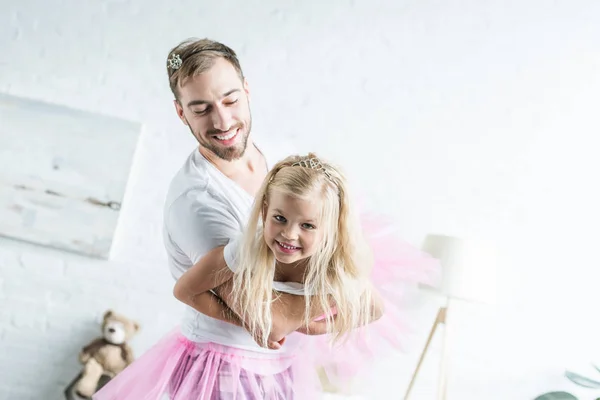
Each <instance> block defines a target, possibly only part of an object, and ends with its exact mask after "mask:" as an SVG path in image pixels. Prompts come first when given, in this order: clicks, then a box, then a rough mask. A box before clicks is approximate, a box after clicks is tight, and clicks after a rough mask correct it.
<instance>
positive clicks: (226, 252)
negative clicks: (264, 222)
mask: <svg viewBox="0 0 600 400" xmlns="http://www.w3.org/2000/svg"><path fill="white" fill-rule="evenodd" d="M241 242H242V235H241V234H239V235H238V236H237V237H236V238H235V239H232V240H230V241H229V243H228V244H227V245H226V246H225V248H224V249H223V256H224V258H225V264H227V266H228V267H229V269H230V270H232V271H233V272H235V270H236V267H237V257H238V252H239V249H240V244H241Z"/></svg>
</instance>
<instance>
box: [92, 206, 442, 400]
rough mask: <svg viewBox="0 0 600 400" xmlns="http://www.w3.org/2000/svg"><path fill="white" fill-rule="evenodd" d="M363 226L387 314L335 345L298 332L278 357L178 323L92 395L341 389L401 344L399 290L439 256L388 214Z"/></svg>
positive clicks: (293, 395)
mask: <svg viewBox="0 0 600 400" xmlns="http://www.w3.org/2000/svg"><path fill="white" fill-rule="evenodd" d="M362 225H363V229H364V231H365V233H366V235H367V238H368V239H369V242H370V244H371V246H372V250H373V253H374V257H375V264H374V268H373V273H372V280H373V283H374V285H375V287H376V288H377V290H378V292H379V293H380V294H381V296H382V297H383V299H384V305H385V313H384V315H383V317H382V318H380V319H379V320H378V321H375V322H373V323H371V324H369V325H367V326H365V327H362V328H358V329H355V330H354V331H353V332H352V333H351V334H350V335H349V336H348V338H347V340H345V341H344V342H342V343H340V344H336V345H331V343H330V341H329V335H320V336H306V337H302V338H301V339H304V340H302V345H301V347H300V348H298V349H296V350H297V351H294V352H293V353H288V354H285V355H284V354H282V355H281V356H280V357H279V358H274V357H272V356H271V357H270V358H265V356H264V354H263V353H257V352H252V351H248V350H242V349H236V348H232V347H228V346H222V345H218V344H214V343H195V342H192V341H189V340H188V339H186V338H185V337H184V336H183V335H182V334H181V333H179V331H178V330H177V331H175V332H173V333H171V334H169V335H167V336H166V337H165V338H163V339H162V340H161V341H160V342H159V343H157V344H156V345H155V346H154V347H153V348H151V349H150V350H149V351H147V352H146V353H145V354H144V355H142V356H141V357H140V358H139V359H138V360H136V361H135V362H134V363H133V364H131V365H130V366H129V367H128V368H126V369H125V370H124V371H123V372H121V373H120V374H119V375H117V376H116V377H115V378H113V379H112V380H111V381H110V382H109V383H108V384H107V385H105V386H104V387H103V388H102V389H101V390H100V391H99V392H98V393H96V394H95V395H94V397H93V399H94V400H163V399H164V400H229V399H231V400H234V399H235V400H314V399H319V398H320V393H322V391H323V388H325V389H329V391H334V392H344V391H346V390H345V389H347V388H348V387H350V385H349V384H351V383H352V381H354V380H355V378H357V377H359V378H360V376H361V375H366V374H368V373H369V371H370V369H371V366H372V364H373V363H374V362H376V361H377V359H379V358H380V357H386V356H389V354H390V352H393V351H402V350H403V348H402V345H403V342H404V339H405V338H406V336H407V334H408V333H409V329H408V328H409V324H408V321H406V315H405V314H406V313H405V311H406V303H405V301H406V297H405V295H406V293H407V292H410V288H411V287H415V285H416V284H418V283H430V284H434V283H435V280H436V279H437V277H438V273H439V266H438V262H437V260H435V259H433V258H432V257H430V256H428V255H427V254H425V253H423V252H421V251H419V250H418V249H416V248H414V247H413V246H411V245H409V244H407V243H405V242H403V241H402V240H400V239H399V238H398V237H397V236H396V235H395V229H394V226H393V224H391V223H390V222H389V221H388V220H386V219H383V218H382V219H379V220H378V219H376V218H374V217H369V216H364V215H363V218H362ZM407 289H408V290H407ZM295 335H298V334H295ZM284 346H285V344H284ZM392 385H393V383H392Z"/></svg>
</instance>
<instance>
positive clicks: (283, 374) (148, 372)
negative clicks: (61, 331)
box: [93, 329, 319, 400]
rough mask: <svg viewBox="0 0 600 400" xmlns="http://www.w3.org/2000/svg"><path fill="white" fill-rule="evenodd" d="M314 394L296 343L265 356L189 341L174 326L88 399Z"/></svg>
mask: <svg viewBox="0 0 600 400" xmlns="http://www.w3.org/2000/svg"><path fill="white" fill-rule="evenodd" d="M318 398H319V380H318V375H317V372H316V370H315V368H314V367H312V365H311V363H310V362H309V361H308V359H306V358H304V357H302V350H301V349H299V351H298V352H297V353H295V354H294V355H289V354H286V355H284V354H282V355H281V356H280V357H278V358H274V357H273V356H272V355H271V356H270V357H268V358H267V357H266V356H265V355H264V354H262V353H257V352H252V351H248V350H242V349H236V348H232V347H229V346H223V345H218V344H215V343H196V342H192V341H190V340H188V339H187V338H186V337H184V336H183V335H182V334H181V333H180V332H179V330H178V329H177V330H175V331H173V332H172V333H170V334H168V335H167V336H165V337H164V338H163V339H161V341H159V342H158V343H157V344H156V345H154V346H153V347H152V348H151V349H150V350H148V351H147V352H146V353H145V354H144V355H142V356H141V357H140V358H138V359H137V360H136V361H135V362H134V363H133V364H131V365H130V366H129V367H127V368H126V369H125V370H124V371H122V372H121V373H120V374H118V375H117V376H116V377H115V378H113V379H112V380H111V381H110V382H108V383H107V384H106V385H105V386H104V387H103V388H102V389H100V390H99V391H98V392H97V393H96V394H95V395H94V396H93V400H163V399H164V400H258V399H267V400H271V399H273V400H288V399H289V400H298V399H302V400H304V399H307V400H308V399H318Z"/></svg>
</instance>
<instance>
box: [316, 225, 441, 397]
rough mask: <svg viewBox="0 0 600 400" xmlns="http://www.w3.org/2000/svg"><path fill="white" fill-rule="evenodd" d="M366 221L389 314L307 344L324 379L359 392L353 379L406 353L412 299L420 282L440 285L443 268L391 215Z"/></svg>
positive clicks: (334, 388)
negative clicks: (404, 235) (336, 337)
mask: <svg viewBox="0 0 600 400" xmlns="http://www.w3.org/2000/svg"><path fill="white" fill-rule="evenodd" d="M361 223H362V228H363V231H364V234H365V236H366V238H367V240H368V242H369V244H370V245H371V249H372V251H373V256H374V266H373V271H372V274H371V279H372V282H373V284H374V286H375V288H376V289H377V291H378V293H379V294H380V295H381V297H382V298H383V302H384V307H385V312H384V315H383V316H382V317H381V318H380V319H379V320H377V321H375V322H373V323H371V324H369V325H367V326H364V327H361V328H358V329H355V330H354V331H352V332H351V333H350V334H349V335H347V336H346V338H345V340H344V339H343V340H342V341H341V342H339V343H336V344H331V342H330V340H329V337H328V335H321V336H311V337H310V338H309V342H310V343H309V345H308V346H307V348H308V349H310V352H312V355H311V358H312V359H313V360H315V362H316V363H317V365H318V369H319V373H320V378H321V380H322V383H323V385H324V386H325V388H326V389H327V390H328V391H331V392H336V393H347V394H355V393H353V392H352V390H353V389H350V388H351V387H352V385H353V382H354V381H355V380H356V379H357V378H359V379H360V377H362V376H366V375H368V374H369V373H370V371H371V370H372V367H373V365H374V363H376V362H377V360H380V359H382V358H386V357H389V356H390V355H393V354H394V353H396V354H401V353H402V352H403V351H404V344H405V343H406V339H408V338H409V335H410V331H411V329H410V321H408V320H407V312H406V311H407V307H408V304H407V302H408V301H410V299H411V294H414V293H415V291H416V288H417V286H418V285H419V284H428V285H432V286H435V285H436V284H437V283H438V282H439V278H440V272H441V270H440V265H439V261H438V260H437V259H435V258H433V257H431V256H430V255H429V254H427V253H425V252H423V251H421V250H419V249H418V248H416V247H414V246H412V245H410V244H409V243H407V242H406V241H403V240H402V239H401V238H400V237H399V236H398V235H397V229H396V228H397V226H396V225H395V224H394V223H393V222H391V221H390V220H389V219H388V218H385V217H383V216H382V217H377V216H375V215H367V214H362V215H361ZM392 385H393V383H392Z"/></svg>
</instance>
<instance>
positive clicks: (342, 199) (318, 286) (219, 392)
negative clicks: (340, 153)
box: [94, 154, 435, 400]
mask: <svg viewBox="0 0 600 400" xmlns="http://www.w3.org/2000/svg"><path fill="white" fill-rule="evenodd" d="M350 203H351V201H350V196H349V195H348V188H347V183H346V180H345V178H344V176H343V175H342V173H341V172H340V171H339V170H338V169H337V168H335V167H334V166H332V165H330V164H328V163H325V162H324V161H322V160H319V159H318V158H317V157H316V156H315V155H314V154H309V155H308V156H307V157H299V156H291V157H288V158H287V159H285V160H283V161H281V162H279V163H278V164H276V165H275V167H274V168H273V169H272V170H271V171H270V172H269V174H268V175H267V177H266V179H265V181H264V183H263V185H262V187H261V189H260V191H259V193H258V195H257V196H256V199H255V203H254V205H253V209H252V212H251V215H250V219H249V221H248V224H247V226H246V228H245V232H243V234H242V235H241V236H240V237H239V238H238V239H236V240H233V241H231V242H230V243H229V244H228V245H227V246H225V248H224V249H223V248H220V249H215V250H213V251H212V252H210V253H209V254H208V255H207V256H206V257H204V258H203V259H202V260H201V261H199V262H198V263H197V264H196V265H194V267H192V268H191V269H190V270H188V271H187V272H186V273H185V274H184V275H183V276H181V278H179V280H178V281H177V284H176V286H175V289H174V294H175V296H176V297H177V298H178V299H179V300H181V301H182V302H184V303H186V304H188V305H190V306H191V307H193V308H194V309H196V310H198V311H200V312H202V313H203V314H205V315H206V316H208V317H212V318H213V319H214V321H215V322H219V323H221V324H225V326H227V327H229V329H230V330H231V331H232V332H233V331H235V330H236V329H241V328H240V327H243V328H244V329H245V330H246V331H247V336H248V338H251V339H252V341H253V345H250V344H249V341H244V342H243V343H241V342H238V343H232V342H231V341H229V342H228V341H227V340H222V339H226V338H223V337H220V338H216V337H214V336H211V335H210V334H208V333H210V332H202V333H201V334H199V335H198V337H199V338H202V339H198V337H194V338H190V337H189V335H188V336H186V337H184V336H182V335H181V334H180V333H179V332H174V333H172V334H170V335H168V336H167V337H166V338H165V339H163V340H162V342H160V343H159V344H157V345H156V346H155V347H154V348H153V349H151V350H150V351H148V352H147V353H146V354H145V355H144V356H142V357H141V358H140V359H138V360H137V361H136V362H135V363H134V364H132V365H131V366H130V367H129V368H127V369H126V370H125V371H123V372H122V373H121V374H120V375H118V376H117V377H116V378H114V379H113V380H112V381H111V382H109V384H108V385H106V386H105V387H104V388H103V389H102V390H101V391H100V392H99V393H97V394H96V396H95V397H94V399H120V400H121V399H136V400H137V399H162V398H170V399H242V400H250V399H281V400H284V399H285V400H291V399H316V398H319V395H318V391H319V385H320V383H319V377H318V375H317V369H316V364H323V363H324V362H333V364H334V366H335V367H338V371H337V372H338V373H339V372H340V370H339V367H340V365H339V362H340V361H342V360H343V361H344V362H346V361H347V360H346V359H343V358H337V359H336V354H337V355H341V354H342V353H344V354H348V353H347V351H348V350H349V349H355V350H356V349H358V348H359V347H357V343H358V342H356V341H349V342H348V343H346V344H343V343H344V341H343V339H347V338H350V337H351V335H350V333H352V332H356V331H359V330H357V329H356V328H360V327H365V326H367V325H368V324H370V323H371V322H373V321H377V320H379V318H380V317H381V316H382V313H383V304H384V300H386V301H387V300H389V299H383V298H382V297H381V296H380V295H379V294H378V292H377V291H376V290H375V289H374V287H373V282H381V281H383V280H387V281H388V283H390V282H389V280H390V278H393V279H395V280H396V281H398V280H399V279H404V278H406V274H402V271H401V270H404V272H410V273H412V272H413V271H419V272H418V273H417V274H416V276H417V279H416V280H422V279H421V278H423V277H426V276H427V274H428V273H429V272H430V271H431V268H432V267H435V265H434V263H433V262H432V260H431V259H430V258H428V257H426V256H425V255H421V254H420V253H418V252H416V251H414V250H413V251H412V252H408V253H407V252H406V251H405V250H406V248H404V249H403V250H404V251H403V252H402V251H400V252H397V253H396V254H395V255H394V251H393V250H396V249H398V247H393V248H389V249H386V252H385V256H384V257H382V258H379V260H383V261H384V262H385V263H386V264H385V265H384V264H382V263H379V262H377V260H378V257H377V255H376V258H375V262H374V260H373V259H372V255H371V252H370V249H371V248H372V246H370V245H369V243H368V242H367V241H366V240H365V238H364V237H363V229H361V226H360V224H359V221H358V220H357V214H356V213H355V212H354V211H353V209H352V207H351V204H350ZM376 241H377V242H379V243H381V242H382V241H384V238H382V237H378V238H376ZM372 244H373V243H371V245H372ZM390 255H392V256H390ZM415 255H416V256H415ZM407 256H408V257H407ZM407 260H409V261H410V262H409V263H407V262H406V261H407ZM374 265H375V267H376V269H377V270H379V271H385V273H383V274H381V273H378V274H377V275H374V274H373V273H372V272H373V266H374ZM376 276H377V277H379V278H380V279H379V280H378V279H374V278H375V277H376ZM381 278H382V279H381ZM392 283H393V282H392ZM209 291H213V292H214V293H216V294H217V295H218V296H219V297H220V298H221V299H223V300H224V302H225V303H227V304H228V305H229V306H225V305H224V304H222V307H221V308H219V309H216V308H215V307H213V306H211V305H210V304H213V303H209V302H207V301H205V300H206V299H207V297H206V296H207V295H209ZM281 293H289V294H293V295H295V296H291V297H286V298H285V301H284V299H283V296H280V294H281ZM290 298H291V300H290ZM386 304H387V302H386ZM276 309H279V310H287V311H288V313H287V315H286V318H284V319H278V318H276V316H277V315H282V313H280V312H278V313H276V312H274V310H276ZM284 315H285V314H284ZM276 319H277V320H276ZM217 320H220V321H217ZM382 320H384V321H385V319H384V318H382ZM378 322H379V321H378ZM375 324H376V323H375ZM383 327H384V329H388V330H389V329H390V328H391V325H389V324H388V325H385V326H383ZM222 328H223V326H222V325H220V326H219V329H218V331H219V332H220V334H221V336H226V334H224V333H223V332H225V331H224V330H223V329H222ZM323 334H327V335H323ZM307 335H323V336H322V337H321V338H322V339H331V341H329V340H327V341H325V340H319V341H311V340H309V338H308V336H307ZM232 336H235V335H232ZM382 338H383V337H379V338H378V340H379V339H382ZM384 339H385V338H384ZM330 342H331V343H330ZM340 343H342V344H341V346H345V348H341V347H339V346H340ZM331 344H334V346H331ZM336 344H337V346H335V345H336ZM354 353H356V351H354ZM361 354H364V353H363V352H362V350H361ZM323 355H327V357H328V358H327V359H325V360H324V359H323V358H322V356H323ZM319 356H320V357H319ZM363 358H364V357H363ZM355 361H359V362H362V361H361V360H360V357H356V358H355ZM352 372H354V373H356V370H353V371H352ZM163 396H164V397H163Z"/></svg>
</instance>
